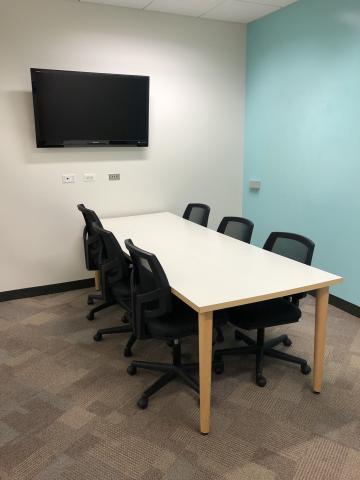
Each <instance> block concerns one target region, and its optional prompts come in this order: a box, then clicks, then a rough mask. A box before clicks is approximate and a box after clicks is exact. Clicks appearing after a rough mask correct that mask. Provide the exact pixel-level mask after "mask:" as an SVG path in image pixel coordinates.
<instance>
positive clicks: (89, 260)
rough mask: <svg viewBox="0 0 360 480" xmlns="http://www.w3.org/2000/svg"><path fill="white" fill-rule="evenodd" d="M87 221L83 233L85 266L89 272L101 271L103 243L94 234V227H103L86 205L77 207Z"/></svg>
mask: <svg viewBox="0 0 360 480" xmlns="http://www.w3.org/2000/svg"><path fill="white" fill-rule="evenodd" d="M77 208H78V210H79V211H80V212H81V213H82V215H83V217H84V220H85V228H84V232H83V241H84V252H85V264H86V268H87V269H88V270H99V266H100V263H101V242H100V241H99V238H98V235H97V234H96V233H95V232H94V228H93V225H94V224H95V225H98V226H99V227H102V224H101V221H100V219H99V217H98V216H97V215H96V213H95V212H94V210H89V209H88V208H86V207H85V205H84V204H82V203H80V204H79V205H78V206H77Z"/></svg>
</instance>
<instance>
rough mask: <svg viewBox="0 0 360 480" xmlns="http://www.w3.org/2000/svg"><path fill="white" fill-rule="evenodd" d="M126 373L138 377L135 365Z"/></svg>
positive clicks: (130, 366) (129, 367)
mask: <svg viewBox="0 0 360 480" xmlns="http://www.w3.org/2000/svg"><path fill="white" fill-rule="evenodd" d="M126 371H127V373H128V375H136V372H137V368H136V367H134V365H129V366H128V368H127V370H126Z"/></svg>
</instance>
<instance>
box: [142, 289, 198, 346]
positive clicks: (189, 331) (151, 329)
mask: <svg viewBox="0 0 360 480" xmlns="http://www.w3.org/2000/svg"><path fill="white" fill-rule="evenodd" d="M146 326H147V330H148V333H149V334H150V335H151V336H152V337H157V338H169V339H171V338H182V337H187V336H189V335H196V334H197V331H198V322H197V312H195V310H193V309H192V308H190V307H188V306H187V305H186V304H185V303H184V302H182V301H181V300H179V299H178V298H176V297H173V310H172V312H171V314H170V315H165V316H163V317H156V318H151V319H148V320H147V322H146Z"/></svg>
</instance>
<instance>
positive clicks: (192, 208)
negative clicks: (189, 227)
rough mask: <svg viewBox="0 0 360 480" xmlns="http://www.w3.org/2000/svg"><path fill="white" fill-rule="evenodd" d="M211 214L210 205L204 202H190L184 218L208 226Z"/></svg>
mask: <svg viewBox="0 0 360 480" xmlns="http://www.w3.org/2000/svg"><path fill="white" fill-rule="evenodd" d="M209 215H210V207H209V206H208V205H204V204H203V203H189V205H188V206H187V207H186V209H185V212H184V215H183V218H185V219H186V220H190V222H194V223H197V224H198V225H202V226H203V227H207V224H208V220H209Z"/></svg>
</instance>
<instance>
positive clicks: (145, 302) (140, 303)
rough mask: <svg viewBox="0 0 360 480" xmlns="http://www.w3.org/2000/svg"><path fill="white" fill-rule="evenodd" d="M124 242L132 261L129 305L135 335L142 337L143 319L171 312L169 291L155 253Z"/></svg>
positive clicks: (143, 336) (144, 329) (144, 331)
mask: <svg viewBox="0 0 360 480" xmlns="http://www.w3.org/2000/svg"><path fill="white" fill-rule="evenodd" d="M125 245H126V247H127V249H128V250H129V252H130V256H131V260H132V263H133V273H132V282H131V283H132V285H131V286H132V297H133V301H132V306H133V320H134V329H135V334H136V336H137V337H138V338H146V336H147V333H146V321H147V319H149V318H155V317H161V316H164V315H166V314H169V313H171V311H172V299H171V290H170V285H169V282H168V279H167V277H166V274H165V272H164V270H163V268H162V266H161V264H160V262H159V260H158V259H157V257H156V255H154V254H153V253H150V252H146V251H145V250H142V249H141V248H138V247H136V246H135V245H134V244H133V242H132V240H126V241H125Z"/></svg>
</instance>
